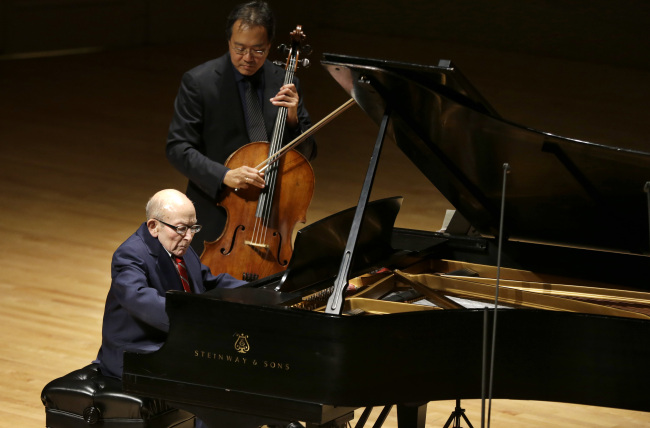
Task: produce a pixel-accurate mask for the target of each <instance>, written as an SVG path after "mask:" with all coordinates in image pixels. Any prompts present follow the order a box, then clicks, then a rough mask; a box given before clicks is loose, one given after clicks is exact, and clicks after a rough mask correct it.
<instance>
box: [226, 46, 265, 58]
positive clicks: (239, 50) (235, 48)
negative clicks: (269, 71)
mask: <svg viewBox="0 0 650 428" xmlns="http://www.w3.org/2000/svg"><path fill="white" fill-rule="evenodd" d="M232 50H233V51H234V52H235V53H236V54H237V55H241V56H244V55H247V54H249V53H250V54H251V55H253V56H255V57H258V58H261V57H263V56H264V54H265V53H266V49H250V48H246V49H244V48H242V47H239V46H233V47H232Z"/></svg>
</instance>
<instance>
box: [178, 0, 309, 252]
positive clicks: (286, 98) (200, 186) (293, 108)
mask: <svg viewBox="0 0 650 428" xmlns="http://www.w3.org/2000/svg"><path fill="white" fill-rule="evenodd" d="M274 33H275V18H274V16H273V12H272V11H271V9H270V8H269V6H268V4H267V3H266V2H264V1H253V2H250V3H245V4H240V5H238V6H236V7H235V8H234V9H233V10H232V12H231V13H230V15H229V16H228V19H227V25H226V35H227V39H228V48H229V49H228V52H227V53H226V54H224V55H223V56H221V57H219V58H216V59H213V60H210V61H208V62H206V63H204V64H201V65H199V66H197V67H195V68H193V69H191V70H189V71H188V72H186V73H185V74H184V75H183V78H182V82H181V86H180V89H179V91H178V95H177V97H176V101H175V103H174V115H173V118H172V121H171V124H170V127H169V134H168V138H167V147H166V152H167V158H168V159H169V161H170V162H171V164H172V165H173V166H174V167H175V168H176V169H178V170H179V171H180V172H181V173H182V174H183V175H185V176H186V177H187V178H188V179H189V183H188V186H187V191H186V194H187V196H188V197H189V198H190V200H192V201H193V202H194V205H195V207H196V214H197V218H198V219H200V221H201V223H202V225H203V230H202V231H201V237H200V239H195V240H193V241H192V247H193V248H194V249H195V250H196V251H197V253H198V254H201V253H202V252H203V242H204V241H213V240H215V239H217V238H218V237H219V235H220V233H221V231H222V230H223V227H224V223H225V219H226V215H225V212H224V211H223V210H222V209H221V208H220V207H218V206H217V201H218V199H219V195H220V192H222V191H223V190H224V189H225V188H226V187H229V188H233V189H237V188H241V189H246V188H248V187H249V186H255V187H258V188H263V187H264V178H263V176H262V174H260V173H259V172H258V171H257V170H256V169H255V168H254V167H253V166H241V167H238V168H235V169H229V168H227V167H226V166H225V165H224V163H225V161H226V159H227V158H228V156H230V155H231V154H232V153H233V152H235V151H236V150H237V149H239V148H240V147H242V146H244V145H246V144H248V143H250V142H253V141H269V136H270V135H272V132H273V127H274V122H275V119H276V116H277V112H278V109H279V108H280V107H286V108H287V116H286V132H285V133H284V135H283V143H287V142H289V141H291V140H293V139H294V138H296V137H297V136H299V135H300V134H301V133H302V132H303V131H305V130H307V129H308V128H309V127H310V126H311V120H310V118H309V114H308V113H307V110H306V109H305V107H304V104H303V100H302V97H301V95H300V94H301V90H300V86H299V84H298V81H297V79H296V80H295V81H294V84H287V85H284V82H283V79H284V70H283V69H282V68H281V67H278V66H276V65H274V64H273V63H271V62H270V61H268V60H267V56H268V54H269V50H270V48H271V42H272V40H273V37H274ZM249 88H250V89H249ZM247 91H249V92H248V98H247ZM256 102H259V104H258V105H257V107H256V106H255V105H254V104H253V103H256ZM258 109H259V110H258ZM260 111H261V114H260V113H259V112H260ZM260 116H261V118H262V120H261V121H260V120H259V119H260ZM256 118H258V120H256ZM298 151H300V152H301V153H302V154H304V155H305V157H306V158H307V159H312V158H313V157H314V156H315V154H316V145H315V142H314V141H313V139H311V138H310V139H308V140H306V141H305V142H304V143H302V144H301V145H300V146H299V148H298Z"/></svg>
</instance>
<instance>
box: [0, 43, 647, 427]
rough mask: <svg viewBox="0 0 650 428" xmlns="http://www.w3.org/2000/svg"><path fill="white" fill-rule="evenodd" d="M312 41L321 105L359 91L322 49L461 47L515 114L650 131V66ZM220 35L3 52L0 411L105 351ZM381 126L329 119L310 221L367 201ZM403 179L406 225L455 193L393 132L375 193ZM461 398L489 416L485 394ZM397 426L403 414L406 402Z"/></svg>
mask: <svg viewBox="0 0 650 428" xmlns="http://www.w3.org/2000/svg"><path fill="white" fill-rule="evenodd" d="M310 42H311V43H312V44H313V46H314V47H315V49H316V53H315V54H314V57H313V58H312V61H313V63H314V65H313V66H312V67H311V68H309V69H306V70H301V71H299V74H298V75H299V77H300V78H301V79H302V82H303V84H304V86H305V96H306V102H307V106H308V108H309V110H310V113H311V115H312V118H313V119H314V121H317V120H319V119H321V118H322V117H324V116H325V115H327V114H328V113H329V112H331V111H332V110H334V109H335V108H336V107H338V106H339V105H340V104H342V103H343V102H345V101H346V99H347V96H346V94H345V93H344V92H343V90H342V89H340V88H339V87H338V85H337V84H336V82H334V80H333V79H331V78H330V77H329V76H328V75H327V74H326V73H325V71H324V70H323V69H322V68H321V67H320V65H318V58H319V53H320V52H324V51H325V52H336V53H342V54H353V55H359V56H368V57H375V58H386V59H395V60H402V61H409V62H414V63H422V64H427V63H429V64H433V63H435V62H434V61H435V60H437V59H438V58H449V59H452V60H453V61H454V62H455V63H456V64H457V65H458V66H459V67H460V68H461V69H462V70H463V72H464V73H465V75H466V76H467V77H468V78H469V79H470V81H471V82H473V83H474V85H475V86H476V87H477V88H478V89H479V90H480V91H481V92H482V93H483V95H484V96H485V97H486V98H487V99H488V100H489V101H490V102H491V103H492V104H493V105H494V107H495V108H496V109H497V111H499V112H500V113H501V115H502V116H503V117H505V118H507V119H509V120H511V121H513V122H515V123H520V124H523V125H527V126H529V127H532V128H536V129H540V130H544V131H548V132H552V133H555V134H559V135H564V136H568V137H573V138H578V139H582V140H586V141H593V142H600V143H604V144H612V145H627V146H630V147H637V148H645V149H646V150H648V147H650V141H649V139H648V135H650V120H648V117H650V115H649V114H648V113H649V112H650V108H649V107H648V100H649V99H650V73H648V72H644V71H638V70H630V69H622V68H616V67H613V66H611V65H604V64H585V63H577V62H571V61H561V60H557V59H551V58H538V57H530V56H524V55H513V54H508V53H504V52H493V51H488V50H478V49H472V48H468V47H465V46H453V45H449V44H441V43H433V42H424V41H421V42H415V41H413V40H400V39H395V38H392V39H389V38H386V39H379V40H378V38H374V39H373V40H372V42H371V41H370V40H366V39H364V37H362V36H359V35H343V34H321V35H313V36H312V39H311V40H310ZM224 49H225V44H223V43H222V42H221V41H218V42H215V43H214V44H211V43H195V44H186V45H174V46H151V47H145V48H137V49H123V50H113V51H103V52H96V53H89V54H84V55H72V56H58V57H43V58H33V59H3V60H0V114H1V116H0V147H1V150H0V159H1V168H0V180H1V181H0V182H1V183H2V185H1V186H0V200H2V209H0V233H1V236H2V239H1V240H0V255H1V256H2V257H0V402H2V406H0V426H4V427H21V428H36V427H42V426H44V411H43V406H42V405H41V403H40V399H39V395H40V392H41V389H42V388H43V386H44V385H45V384H46V383H47V382H48V381H49V380H51V379H53V378H55V377H58V376H61V375H63V374H65V373H67V372H70V371H72V370H74V369H77V368H80V367H82V366H83V365H86V364H88V363H89V362H90V361H92V360H93V359H94V358H95V356H96V352H97V349H98V347H99V344H100V338H101V319H102V311H103V304H104V299H105V297H106V292H107V290H108V287H109V284H110V272H109V269H110V261H111V255H112V252H113V251H114V250H115V248H116V247H117V246H118V245H119V244H120V243H121V242H122V241H123V240H124V239H126V238H127V237H128V236H129V235H130V234H131V233H132V232H133V231H134V230H135V229H136V228H137V227H138V225H139V224H140V223H141V222H142V221H143V220H144V205H145V203H146V201H147V199H148V198H149V196H151V195H152V194H153V193H154V192H156V191H157V190H159V189H162V188H168V187H173V188H177V189H181V190H182V189H184V188H185V179H184V178H183V177H182V176H180V175H179V174H178V173H177V172H176V171H175V170H173V169H172V168H171V166H170V165H169V164H168V162H167V161H166V159H165V155H164V145H165V139H166V132H167V127H168V124H169V119H170V117H171V112H172V102H173V99H174V96H175V94H176V90H177V88H178V84H179V81H180V77H181V73H182V72H183V71H185V70H187V69H189V68H191V67H192V66H194V65H197V64H199V63H201V62H203V61H205V60H207V59H210V58H213V57H215V56H218V55H220V54H221V53H222V52H223V50H224ZM376 132H377V127H376V125H375V124H374V123H372V122H371V121H370V120H369V119H368V118H367V116H366V115H365V114H364V113H363V112H362V111H361V110H360V109H358V108H356V107H355V108H354V109H352V110H350V111H348V112H346V113H344V114H343V115H342V116H341V117H340V118H338V119H336V120H335V121H334V122H332V123H331V124H329V125H328V126H327V127H326V128H325V129H323V130H322V131H320V132H319V134H317V136H316V137H317V139H318V142H319V157H318V158H317V159H316V160H315V162H314V163H313V165H314V169H315V172H316V177H317V179H316V193H315V196H314V199H313V201H312V204H311V207H310V210H309V212H308V223H311V222H313V221H315V220H318V219H320V218H322V217H324V216H326V215H329V214H332V213H334V212H336V211H339V210H341V209H344V208H347V207H349V206H353V205H356V202H357V199H358V197H359V191H360V189H361V185H362V182H363V177H364V174H365V170H366V167H367V164H368V160H369V156H370V153H371V150H372V145H373V143H374V141H375V136H376ZM393 195H403V196H404V197H405V202H404V207H403V210H402V212H401V213H400V216H399V217H398V221H397V225H398V226H401V227H412V228H419V229H428V230H437V229H438V228H439V227H440V225H441V222H442V219H443V216H444V212H445V209H447V208H451V207H450V205H449V204H448V203H447V202H446V201H445V200H444V198H442V197H441V196H440V194H439V193H438V192H437V191H436V190H435V188H433V186H432V185H431V184H430V183H429V182H428V181H427V180H426V179H425V178H424V177H423V176H422V174H421V173H419V172H418V171H416V170H415V169H414V168H413V167H412V165H411V164H410V162H409V161H408V160H406V159H405V157H404V156H403V155H402V154H401V153H400V152H399V150H398V149H397V148H396V147H395V146H394V144H393V143H392V142H390V143H389V144H388V145H387V147H386V148H385V151H384V154H383V157H382V162H381V164H380V168H379V173H378V177H377V179H376V181H375V187H374V190H373V194H372V198H373V199H376V198H380V197H384V196H393ZM199 220H201V219H199ZM612 226H613V227H612V230H613V231H614V230H615V225H612ZM610 232H611V231H610ZM643 339H646V338H642V340H643ZM463 407H465V408H466V409H467V415H468V416H469V418H470V420H471V421H472V423H473V424H474V426H475V427H478V426H480V402H479V401H478V400H468V401H465V402H463ZM453 408H454V402H452V401H449V402H437V403H431V404H430V405H429V411H428V416H427V426H429V427H442V426H443V425H444V423H445V421H446V420H447V417H448V416H449V414H450V413H451V411H452V410H453ZM357 416H358V415H357ZM648 425H650V414H648V413H641V412H632V411H623V410H617V409H604V408H595V407H589V406H577V405H570V404H560V403H542V402H528V401H511V400H495V401H494V402H493V405H492V426H497V427H510V426H513V427H514V426H516V427H551V426H553V427H556V426H563V427H574V426H575V427H598V428H604V427H623V426H624V427H626V428H631V427H645V426H648ZM385 426H388V427H395V426H396V423H395V419H394V417H391V419H389V421H388V422H387V424H386V425H385Z"/></svg>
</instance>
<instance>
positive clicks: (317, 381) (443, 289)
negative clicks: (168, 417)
mask: <svg viewBox="0 0 650 428" xmlns="http://www.w3.org/2000/svg"><path fill="white" fill-rule="evenodd" d="M322 65H323V66H324V67H325V68H326V69H327V71H328V72H329V73H330V74H331V76H332V77H333V78H334V79H335V80H336V81H337V82H338V83H339V84H340V86H341V87H342V88H343V89H344V90H345V91H346V92H347V93H348V94H349V95H350V96H351V97H353V98H354V99H355V101H356V102H357V103H358V105H359V106H360V107H361V108H362V109H363V110H364V111H365V112H366V113H367V114H368V115H369V116H370V117H371V118H372V120H374V121H375V122H376V123H377V124H378V126H379V132H378V135H377V138H376V140H375V142H374V148H373V151H372V154H370V153H369V156H370V159H371V161H370V166H369V167H368V171H367V174H366V179H365V182H364V185H363V189H362V191H361V195H360V197H359V204H358V205H357V206H356V207H351V208H349V209H348V210H345V211H342V212H340V213H334V214H332V215H331V216H329V217H327V218H325V219H323V220H320V221H318V222H316V223H313V224H312V225H309V226H307V227H305V228H303V229H301V230H300V231H299V232H298V233H297V236H296V238H295V242H294V254H293V257H292V259H291V261H290V264H289V266H288V268H287V270H286V271H284V272H280V273H279V274H276V275H272V276H270V277H267V278H261V279H259V280H257V281H254V282H251V283H250V284H248V285H247V286H245V287H242V288H239V289H235V290H212V291H210V292H208V293H205V294H203V295H192V294H186V293H180V292H169V293H168V295H167V312H168V314H169V317H170V322H171V328H170V332H169V336H168V338H167V341H166V343H165V344H164V345H163V347H162V348H161V349H160V350H158V351H156V352H153V353H148V354H145V353H126V354H125V356H124V376H123V385H124V388H125V390H127V391H130V392H134V393H139V394H142V395H148V396H153V397H157V398H162V399H169V400H174V401H183V402H187V403H190V404H194V405H201V406H207V407H214V408H219V409H224V410H230V411H235V412H242V413H248V414H256V415H260V416H264V417H269V418H274V419H282V420H298V421H302V422H305V423H307V425H308V426H310V427H317V426H336V427H339V426H345V423H346V422H347V421H349V420H350V419H351V418H352V412H354V410H355V409H360V408H365V409H366V411H364V412H363V414H362V417H361V418H360V419H359V421H360V422H359V423H358V425H357V426H362V424H363V423H364V422H365V420H364V419H365V418H367V414H368V411H367V409H370V408H372V407H373V406H382V407H384V408H385V409H389V408H390V406H397V409H398V424H399V426H400V427H401V428H405V427H418V428H419V427H424V424H425V416H426V405H427V403H428V402H430V401H435V400H454V399H456V400H460V399H476V398H483V397H486V396H487V397H488V398H507V399H520V400H541V401H559V402H569V403H578V404H588V405H595V406H605V407H616V408H623V409H632V410H641V411H650V394H648V385H650V370H648V369H647V364H648V361H650V342H649V341H648V338H649V337H650V256H649V254H650V220H649V218H650V193H649V191H650V190H649V187H650V184H649V182H650V153H648V152H643V151H639V150H629V149H624V148H619V147H610V146H606V145H600V144H595V143H590V142H586V141H579V140H575V139H570V138H564V137H561V136H557V135H553V134H550V133H546V132H541V131H537V130H534V129H530V128H526V127H523V126H520V125H517V124H515V123H512V122H509V121H508V120H507V119H505V118H502V117H501V116H500V115H499V114H498V113H497V112H496V111H495V110H494V108H492V107H491V106H490V105H489V103H488V102H487V100H485V99H484V98H483V97H482V96H481V95H480V93H479V92H478V91H477V90H476V89H475V88H474V87H473V86H472V85H471V83H470V82H469V81H468V80H467V79H466V78H465V77H464V76H463V74H462V73H461V72H460V70H459V69H458V68H457V67H456V66H455V65H454V64H453V63H452V62H450V61H447V60H441V61H439V63H438V64H437V65H435V66H425V65H418V64H410V63H401V62H392V61H385V60H379V59H372V58H359V57H352V56H343V55H337V54H324V55H323V59H322ZM385 140H393V141H394V142H395V143H396V144H397V145H398V146H399V147H400V148H401V150H402V151H403V152H404V153H405V154H406V155H407V156H408V158H410V160H411V161H412V162H413V164H414V165H415V166H416V167H418V168H419V169H420V170H421V171H422V172H423V173H424V174H425V175H426V177H427V178H428V179H429V180H430V181H431V183H432V185H434V186H435V187H436V188H437V189H438V190H440V192H441V193H442V194H443V195H444V196H445V197H446V198H447V199H448V200H449V202H450V203H451V204H452V205H453V206H454V208H455V213H454V215H453V217H452V218H451V221H450V222H449V224H448V225H446V227H445V228H444V229H443V230H441V231H438V232H431V231H420V230H413V229H406V228H397V227H394V221H395V218H396V216H397V214H398V212H399V209H400V206H401V201H402V198H401V197H399V196H396V197H393V198H386V199H381V200H375V201H370V200H369V195H370V191H371V189H372V184H373V177H374V170H375V169H376V164H377V162H378V161H379V159H380V156H381V147H382V145H383V144H384V141H385ZM368 145H369V147H370V146H371V145H372V142H368ZM369 151H370V149H369ZM497 286H498V287H497ZM497 290H498V293H499V299H498V300H497V299H496V296H495V295H496V293H497ZM495 303H497V305H496V307H495ZM495 321H496V322H495ZM490 350H492V351H490ZM490 375H492V376H490ZM490 378H492V379H493V380H492V382H486V379H490ZM377 426H378V425H377Z"/></svg>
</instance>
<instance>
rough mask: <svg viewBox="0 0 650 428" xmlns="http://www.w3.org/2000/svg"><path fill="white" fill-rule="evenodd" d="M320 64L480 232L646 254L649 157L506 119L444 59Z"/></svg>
mask: <svg viewBox="0 0 650 428" xmlns="http://www.w3.org/2000/svg"><path fill="white" fill-rule="evenodd" d="M322 64H323V66H324V67H325V68H326V69H327V70H328V71H329V73H330V74H331V75H332V77H334V79H335V80H336V81H337V82H338V83H339V84H340V85H341V86H342V87H343V89H344V90H345V91H346V92H347V93H348V94H350V95H351V96H352V97H353V98H354V99H355V100H356V102H357V103H358V104H359V106H360V107H361V108H362V109H363V110H364V111H365V112H366V113H367V114H368V115H369V116H370V117H371V118H372V119H373V120H374V121H375V122H376V123H378V124H379V123H380V121H381V119H382V116H383V115H384V114H385V111H386V109H387V107H390V114H391V116H390V119H391V120H390V126H389V129H388V134H389V135H391V136H392V137H393V139H394V140H395V141H396V143H397V145H398V146H399V147H400V149H401V150H402V151H403V152H404V153H405V154H406V155H407V156H408V157H409V158H410V159H411V161H412V162H413V163H414V164H415V165H416V166H417V167H418V168H419V169H420V170H421V171H422V172H423V173H424V175H425V176H426V177H428V179H429V180H430V181H431V182H432V183H433V184H434V185H435V186H436V188H437V189H438V190H440V192H441V193H442V194H443V195H444V196H445V197H446V198H447V200H448V201H449V202H450V203H451V204H452V205H453V206H454V207H455V208H456V209H457V210H458V211H459V212H460V213H461V214H462V215H463V216H464V217H465V218H466V219H467V220H468V221H469V222H470V223H471V224H472V225H473V226H474V227H475V228H476V229H477V231H478V232H480V233H481V234H483V235H486V236H496V235H497V233H498V228H499V216H500V213H499V211H500V207H501V193H502V186H503V165H504V164H505V163H507V164H509V166H510V172H509V174H508V178H507V185H506V186H507V188H506V198H505V217H504V237H505V238H507V239H510V240H516V241H531V242H537V243H547V244H555V245H568V246H577V247H585V248H591V249H600V250H610V251H617V252H624V253H632V254H647V253H648V252H649V250H650V244H649V230H648V227H649V226H648V223H649V221H648V202H647V200H648V195H647V193H646V192H647V191H644V188H647V185H646V183H648V182H650V153H648V152H642V151H635V150H629V149H623V148H618V147H610V146H605V145H601V144H594V143H590V142H586V141H579V140H575V139H570V138H565V137H561V136H557V135H553V134H550V133H547V132H541V131H537V130H534V129H531V128H527V127H524V126H520V125H517V124H514V123H512V122H509V121H507V120H505V119H503V118H501V117H500V116H499V115H498V114H497V113H496V111H495V110H494V109H493V108H492V107H491V106H490V105H489V104H488V103H487V101H486V100H485V99H483V97H482V96H481V95H480V93H479V92H478V91H477V90H476V89H475V88H474V87H473V86H472V85H471V84H470V83H469V81H468V80H467V79H466V78H465V77H464V76H463V75H462V73H460V71H459V70H458V68H457V67H456V66H455V65H454V64H453V63H451V62H450V61H447V60H442V61H440V62H439V64H438V65H437V66H425V65H418V64H408V63H401V62H391V61H386V60H376V59H369V58H357V57H351V56H343V55H336V54H329V53H326V54H324V55H323V60H322Z"/></svg>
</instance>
